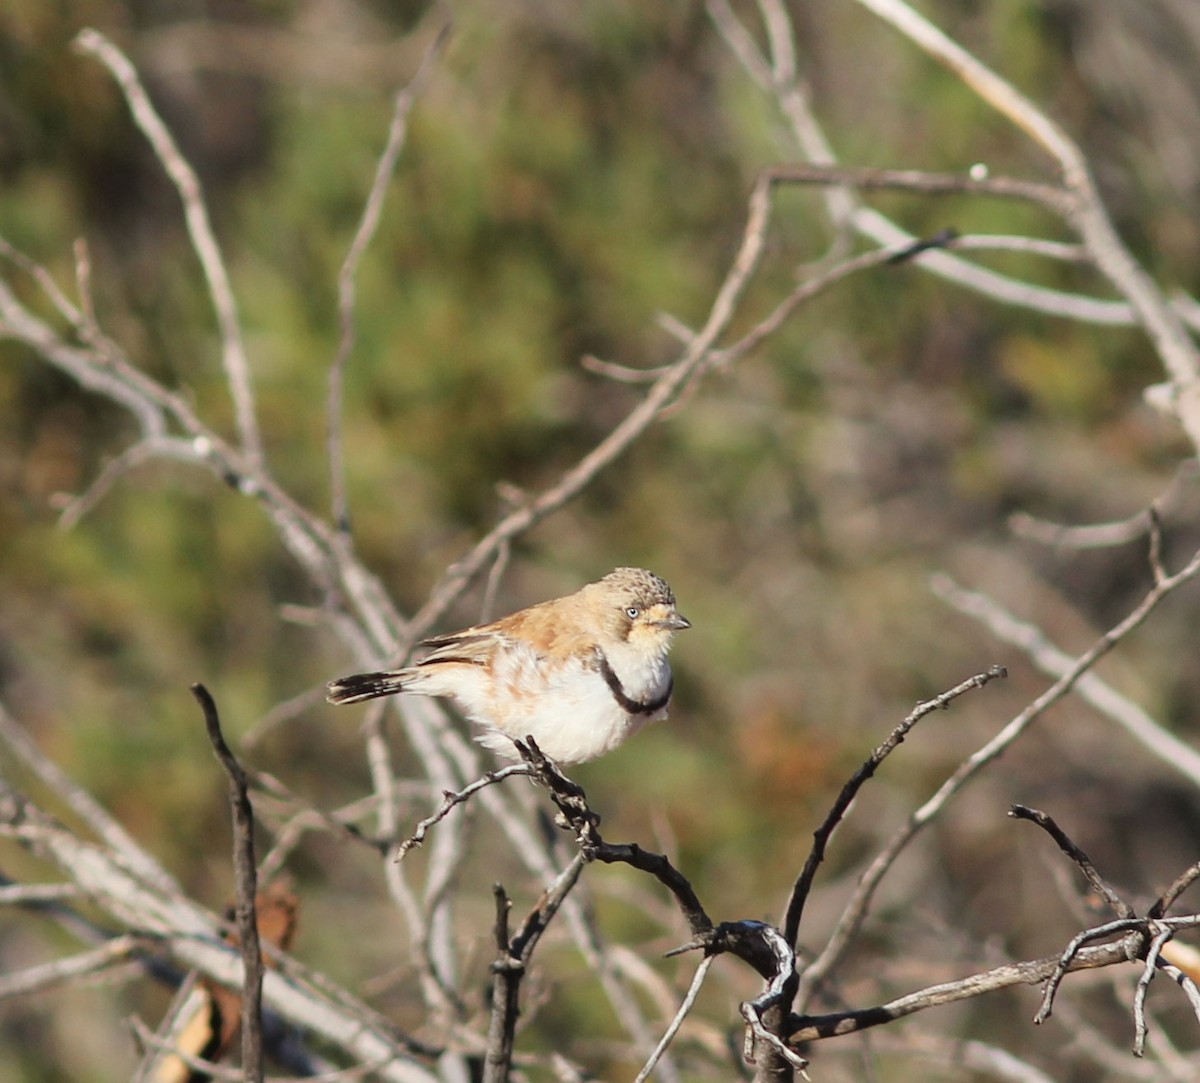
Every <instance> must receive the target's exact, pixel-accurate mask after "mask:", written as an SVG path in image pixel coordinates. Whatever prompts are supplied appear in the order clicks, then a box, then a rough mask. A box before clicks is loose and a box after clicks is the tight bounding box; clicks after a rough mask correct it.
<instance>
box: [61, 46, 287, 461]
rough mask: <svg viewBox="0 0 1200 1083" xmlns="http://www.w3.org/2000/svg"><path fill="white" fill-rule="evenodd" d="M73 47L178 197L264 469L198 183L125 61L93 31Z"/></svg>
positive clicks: (243, 420) (253, 456)
mask: <svg viewBox="0 0 1200 1083" xmlns="http://www.w3.org/2000/svg"><path fill="white" fill-rule="evenodd" d="M75 45H76V47H77V48H78V49H79V50H80V51H81V52H84V53H88V54H90V55H92V56H94V57H95V58H96V59H97V60H99V61H100V62H101V63H102V64H103V65H104V66H105V67H106V68H108V70H109V71H110V72H111V73H112V76H113V78H114V79H116V81H117V85H118V86H119V87H120V88H121V92H122V93H123V94H124V95H125V101H126V102H127V104H128V105H129V111H130V112H131V113H132V114H133V119H134V121H135V122H136V124H137V126H138V127H139V128H140V129H141V130H142V133H143V134H144V135H145V136H146V139H147V140H148V141H149V143H150V146H151V147H152V148H153V150H154V154H155V156H156V157H157V158H158V160H159V162H161V163H162V167H163V169H165V170H166V172H167V176H169V177H170V178H171V181H172V183H173V184H174V185H175V188H176V190H177V191H178V192H179V197H180V199H181V200H182V202H183V215H184V219H185V221H186V222H187V228H188V234H189V235H190V237H191V240H192V247H193V248H194V249H195V252H196V255H197V257H198V258H199V260H200V266H201V267H202V268H203V269H204V277H205V279H206V280H207V282H208V291H209V295H210V296H211V297H212V302H213V308H214V310H215V311H216V316H217V324H218V326H219V327H220V332H221V346H222V350H221V355H222V361H223V363H224V366H225V376H226V379H228V381H229V393H230V396H231V397H232V399H233V407H234V414H235V416H236V418H237V428H238V435H239V438H240V441H241V446H242V451H243V452H244V453H245V455H246V458H247V459H248V460H249V462H250V464H251V465H252V466H253V467H255V468H256V469H257V468H259V467H261V466H262V461H263V458H262V438H261V436H260V434H259V431H258V420H257V418H256V417H255V413H254V393H253V391H252V390H251V385H250V366H249V363H248V362H247V360H246V348H245V344H244V343H243V341H242V330H241V325H240V323H239V320H238V311H237V301H236V300H235V298H234V295H233V287H232V286H231V285H230V282H229V273H228V272H227V271H226V269H225V260H224V257H223V256H222V255H221V248H220V245H219V244H218V243H217V238H216V234H215V233H214V232H213V228H212V223H211V222H210V221H209V217H208V209H207V207H206V206H205V204H204V192H203V190H202V189H201V187H200V179H199V178H198V177H197V176H196V172H195V170H194V169H192V167H191V165H190V164H189V163H188V161H187V159H186V158H184V156H183V153H182V152H181V151H180V149H179V146H178V144H176V142H175V139H174V137H173V136H172V135H171V132H170V131H169V129H168V128H167V126H166V125H165V124H164V123H163V121H162V118H161V117H160V116H159V115H158V112H157V111H156V110H155V108H154V106H153V104H152V103H151V101H150V96H149V95H148V94H147V93H146V88H145V87H143V86H142V82H141V79H140V78H139V77H138V73H137V70H136V69H135V68H134V66H133V65H132V64H131V63H130V62H129V58H128V57H126V56H125V54H124V53H123V52H121V50H120V49H118V48H117V47H116V46H115V45H114V44H113V43H112V42H111V41H109V39H108V38H106V37H105V36H104V35H103V34H101V33H100V32H99V31H98V30H94V29H91V28H89V29H86V30H82V31H80V33H79V35H78V37H76V39H75Z"/></svg>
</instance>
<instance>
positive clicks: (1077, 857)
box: [1008, 805, 1134, 918]
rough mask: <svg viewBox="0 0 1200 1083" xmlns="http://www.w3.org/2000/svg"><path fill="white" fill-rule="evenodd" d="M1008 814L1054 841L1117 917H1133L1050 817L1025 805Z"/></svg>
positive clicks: (1126, 905)
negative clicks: (1032, 825)
mask: <svg viewBox="0 0 1200 1083" xmlns="http://www.w3.org/2000/svg"><path fill="white" fill-rule="evenodd" d="M1008 814H1009V815H1010V816H1012V817H1014V818H1016V819H1018V820H1029V821H1030V822H1031V823H1035V824H1037V825H1038V827H1040V828H1041V829H1042V830H1043V831H1045V832H1046V834H1048V835H1049V836H1050V837H1051V838H1052V839H1053V840H1054V842H1055V844H1056V845H1057V846H1058V848H1059V849H1060V850H1062V852H1063V853H1064V854H1066V855H1067V857H1069V858H1070V859H1071V860H1072V861H1074V862H1075V864H1076V865H1078V866H1079V871H1080V872H1082V873H1083V875H1084V877H1085V878H1086V879H1087V882H1088V883H1089V884H1091V885H1092V890H1093V891H1095V892H1096V894H1097V895H1099V896H1100V897H1101V898H1102V899H1103V900H1104V901H1105V902H1106V903H1108V905H1109V908H1110V909H1111V910H1112V911H1113V912H1114V913H1115V914H1116V915H1117V916H1118V917H1121V918H1131V917H1133V916H1134V910H1133V907H1132V906H1130V905H1129V904H1128V903H1127V902H1126V901H1125V900H1124V899H1122V898H1121V897H1120V896H1119V895H1118V894H1117V893H1116V891H1114V890H1113V888H1112V887H1111V885H1109V883H1108V881H1106V880H1105V879H1104V877H1102V876H1101V875H1100V873H1099V872H1098V871H1097V869H1096V866H1095V865H1093V864H1092V861H1091V859H1090V858H1089V857H1088V856H1087V854H1085V853H1084V852H1083V851H1082V850H1081V849H1080V848H1079V847H1078V846H1077V845H1076V844H1075V842H1074V841H1073V840H1072V839H1071V838H1070V837H1069V836H1068V835H1067V833H1066V832H1065V831H1064V830H1063V829H1062V828H1061V827H1059V826H1058V824H1057V823H1055V821H1054V820H1053V819H1052V818H1051V817H1050V816H1048V815H1047V814H1046V813H1044V812H1042V811H1041V810H1040V809H1033V808H1027V807H1026V806H1025V805H1013V807H1012V808H1011V809H1009V812H1008Z"/></svg>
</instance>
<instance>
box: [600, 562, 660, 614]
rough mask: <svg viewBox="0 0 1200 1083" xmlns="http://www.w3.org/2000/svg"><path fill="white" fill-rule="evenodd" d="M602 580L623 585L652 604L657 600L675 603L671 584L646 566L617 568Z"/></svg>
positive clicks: (618, 585)
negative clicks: (647, 569) (649, 570)
mask: <svg viewBox="0 0 1200 1083" xmlns="http://www.w3.org/2000/svg"><path fill="white" fill-rule="evenodd" d="M600 582H601V583H609V584H611V585H612V586H614V587H623V588H624V589H626V590H629V591H631V592H633V593H635V594H637V596H638V597H640V598H644V599H645V600H646V601H647V602H649V603H651V604H653V603H655V602H665V603H666V604H667V605H671V606H673V605H674V604H675V592H674V591H673V590H671V587H670V584H668V583H667V581H666V580H665V579H660V578H659V577H658V576H657V575H655V574H654V573H653V572H648V571H646V569H645V568H616V569H614V570H613V571H611V572H609V573H608V575H606V576H605V577H604V578H603V579H601V580H600Z"/></svg>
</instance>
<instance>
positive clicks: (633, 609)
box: [625, 605, 642, 620]
mask: <svg viewBox="0 0 1200 1083" xmlns="http://www.w3.org/2000/svg"><path fill="white" fill-rule="evenodd" d="M641 615H642V611H641V610H640V609H638V607H637V606H636V605H631V606H630V607H629V608H628V609H626V610H625V616H627V617H628V618H629V619H630V620H637V619H638V617H640V616H641Z"/></svg>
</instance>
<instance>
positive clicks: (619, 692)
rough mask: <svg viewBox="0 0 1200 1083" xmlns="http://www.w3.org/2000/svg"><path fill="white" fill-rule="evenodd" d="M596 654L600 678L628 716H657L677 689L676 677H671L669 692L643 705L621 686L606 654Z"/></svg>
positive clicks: (668, 686)
mask: <svg viewBox="0 0 1200 1083" xmlns="http://www.w3.org/2000/svg"><path fill="white" fill-rule="evenodd" d="M596 654H597V661H598V665H599V667H600V676H601V677H603V678H604V683H605V684H606V685H608V690H609V691H610V692H612V694H613V699H615V700H616V701H617V703H618V704H620V706H621V710H623V711H625V713H626V714H656V713H657V712H659V711H661V710H662V709H663V708H664V707H665V706H666V705H667V704H668V703H669V702H670V699H671V692H672V691H674V689H675V678H674V677H671V678H670V679H669V680H668V681H667V690H666V691H665V692H664V693H663V694H662V695H661V696H658V697H657V698H655V699H652V700H649V701H647V702H645V703H642V702H640V701H639V700H636V699H631V698H630V696H629V694H628V693H627V692H626V691H625V689H624V688H623V687H622V685H621V678H620V677H618V676H617V675H616V674H615V673H614V672H613V668H612V666H610V665H609V664H608V659H607V658H605V657H604V653H603V652H602V651H597V652H596Z"/></svg>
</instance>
